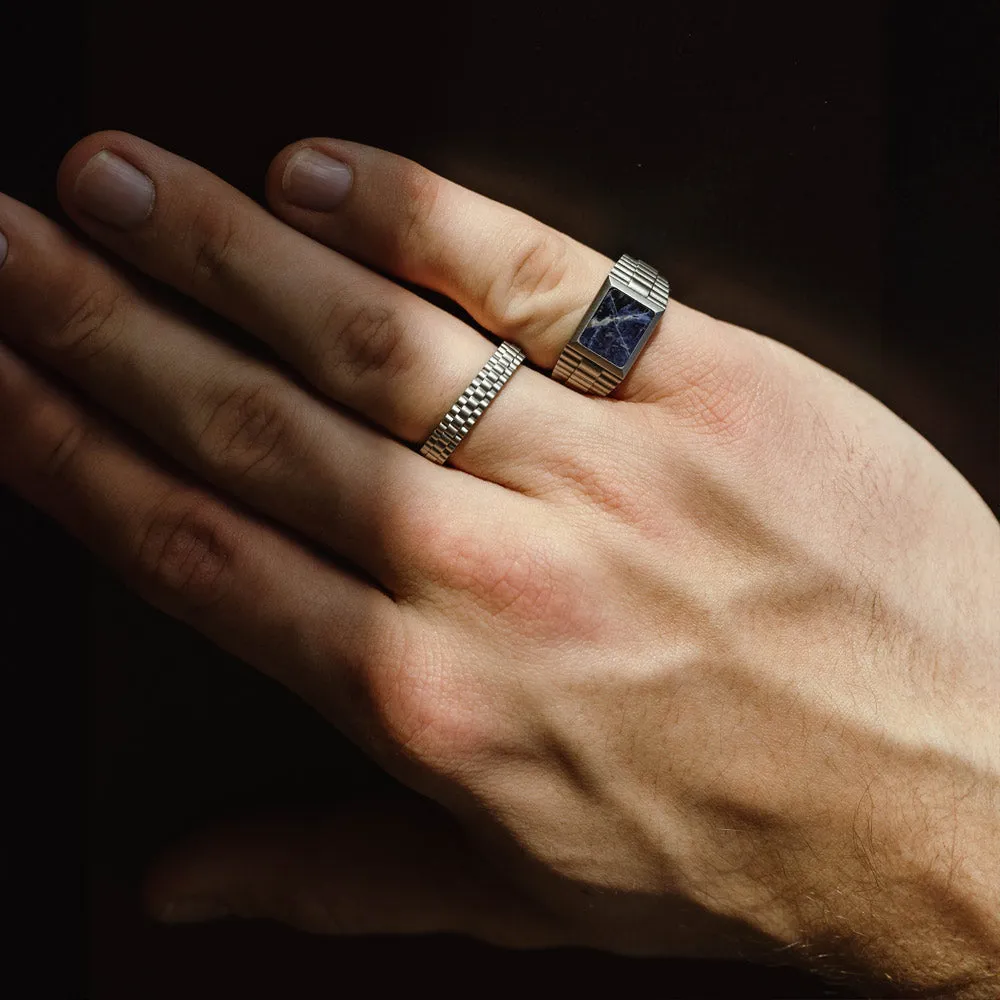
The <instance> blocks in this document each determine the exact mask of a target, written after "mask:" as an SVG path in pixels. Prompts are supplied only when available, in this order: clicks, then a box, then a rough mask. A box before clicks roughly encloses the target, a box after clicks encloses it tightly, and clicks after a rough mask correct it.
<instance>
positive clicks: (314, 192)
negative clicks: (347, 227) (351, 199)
mask: <svg viewBox="0 0 1000 1000" xmlns="http://www.w3.org/2000/svg"><path fill="white" fill-rule="evenodd" d="M353 181H354V175H353V174H352V173H351V168H350V167H349V166H348V165H347V164H346V163H341V162H340V160H335V159H334V158H333V157H332V156H325V155H324V154H323V153H317V152H316V150H315V149H300V150H299V151H298V152H297V153H296V154H295V155H294V156H293V157H292V158H291V159H290V160H289V161H288V165H287V166H286V167H285V174H284V176H283V177H282V178H281V188H282V190H283V191H284V192H285V197H286V198H287V199H288V200H289V201H290V202H291V203H292V204H293V205H298V206H299V208H309V209H312V211H314V212H329V211H330V209H333V208H336V207H337V206H338V205H339V204H340V203H341V202H342V201H343V200H344V199H345V198H346V197H347V192H348V191H350V190H351V184H352V183H353Z"/></svg>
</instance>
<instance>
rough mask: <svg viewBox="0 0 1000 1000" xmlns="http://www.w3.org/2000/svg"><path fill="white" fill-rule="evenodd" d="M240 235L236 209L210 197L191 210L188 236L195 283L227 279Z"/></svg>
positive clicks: (187, 242)
mask: <svg viewBox="0 0 1000 1000" xmlns="http://www.w3.org/2000/svg"><path fill="white" fill-rule="evenodd" d="M238 236H239V227H238V225H237V223H236V219H235V215H234V213H233V211H232V210H231V209H230V208H229V207H228V206H225V205H220V204H219V202H218V201H216V200H214V199H213V198H211V197H206V198H203V199H202V200H201V202H200V203H199V204H198V206H197V207H196V208H195V209H194V211H193V212H192V213H191V216H190V219H189V222H188V229H187V236H186V245H187V247H188V251H189V254H190V262H191V276H192V279H193V281H194V283H195V284H196V285H199V284H207V283H215V282H219V281H223V280H225V278H226V275H227V273H228V271H229V268H230V261H231V259H232V254H233V250H234V248H235V246H236V242H237V239H238Z"/></svg>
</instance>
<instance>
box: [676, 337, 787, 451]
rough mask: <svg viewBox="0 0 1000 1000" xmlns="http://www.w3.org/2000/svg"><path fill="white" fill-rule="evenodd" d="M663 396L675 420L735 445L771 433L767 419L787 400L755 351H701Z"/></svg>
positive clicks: (680, 367) (679, 368) (678, 371)
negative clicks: (757, 433) (761, 432)
mask: <svg viewBox="0 0 1000 1000" xmlns="http://www.w3.org/2000/svg"><path fill="white" fill-rule="evenodd" d="M669 381H670V385H669V387H668V388H667V390H666V392H665V393H664V396H663V397H662V398H664V399H665V400H666V402H667V405H668V406H669V408H670V412H671V418H672V419H673V420H675V421H676V422H677V423H678V424H679V425H682V426H685V427H687V428H688V429H690V430H692V431H694V432H695V433H697V434H704V435H707V436H709V437H711V438H713V439H718V440H721V441H726V442H730V443H736V442H738V441H741V440H743V439H745V438H747V437H748V436H751V435H753V434H754V433H756V432H757V431H758V430H761V431H768V432H769V431H770V430H771V429H772V427H771V425H770V422H769V421H766V420H764V419H763V417H764V415H765V414H766V413H767V412H768V411H769V410H775V411H777V410H780V408H781V407H780V403H781V400H782V399H783V397H782V395H781V393H780V391H779V387H778V384H777V382H776V381H775V379H774V378H772V377H771V371H770V368H769V366H768V364H767V359H766V358H764V357H762V356H760V353H759V352H758V351H756V350H751V351H748V352H744V351H739V352H737V351H734V352H732V353H730V354H728V355H723V354H722V353H720V352H716V351H714V350H706V351H704V352H697V353H695V354H693V355H692V356H690V357H689V358H688V359H687V363H686V364H681V365H678V366H676V367H675V368H674V370H673V372H672V374H671V376H670V379H669Z"/></svg>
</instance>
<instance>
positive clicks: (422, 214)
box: [396, 160, 444, 266]
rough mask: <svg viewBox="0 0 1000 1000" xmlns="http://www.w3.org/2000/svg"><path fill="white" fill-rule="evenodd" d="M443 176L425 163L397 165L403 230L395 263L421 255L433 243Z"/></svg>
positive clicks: (410, 162)
mask: <svg viewBox="0 0 1000 1000" xmlns="http://www.w3.org/2000/svg"><path fill="white" fill-rule="evenodd" d="M443 185H444V179H443V178H442V177H440V176H439V175H438V174H435V173H433V172H432V171H430V170H428V169H427V168H426V167H422V166H420V164H419V163H414V162H413V161H412V160H407V161H404V163H403V164H402V166H401V168H400V176H399V191H400V197H401V199H402V216H403V218H402V232H401V234H400V239H399V244H398V246H399V249H398V252H397V253H398V256H397V261H396V263H397V264H399V265H400V266H402V263H403V262H405V261H406V260H409V259H414V258H420V257H422V256H423V255H424V252H425V251H426V249H427V248H428V247H430V246H433V245H434V239H433V235H432V234H431V227H432V220H433V217H434V214H435V209H436V208H437V204H438V200H439V198H440V195H441V190H442V187H443Z"/></svg>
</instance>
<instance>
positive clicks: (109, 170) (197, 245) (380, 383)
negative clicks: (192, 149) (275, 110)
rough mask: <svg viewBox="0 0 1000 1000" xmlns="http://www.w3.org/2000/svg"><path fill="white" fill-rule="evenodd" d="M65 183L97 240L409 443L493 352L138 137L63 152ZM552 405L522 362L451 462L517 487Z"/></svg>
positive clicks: (533, 458) (74, 208)
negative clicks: (268, 347)
mask: <svg viewBox="0 0 1000 1000" xmlns="http://www.w3.org/2000/svg"><path fill="white" fill-rule="evenodd" d="M59 192H60V198H61V201H62V203H63V205H64V207H65V208H66V210H67V212H68V213H69V214H70V215H71V216H72V217H73V219H74V221H76V222H77V223H78V224H79V225H80V226H81V227H82V228H83V229H84V230H85V231H87V232H88V233H89V234H90V235H92V236H93V237H95V238H96V239H98V240H99V241H100V242H101V243H103V244H105V245H106V246H108V247H110V248H111V249H113V250H114V251H115V252H116V253H118V254H120V255H121V256H122V257H124V258H125V259H126V260H129V261H131V262H132V263H134V264H136V265H138V266H139V267H140V268H141V269H142V270H143V271H144V272H146V273H147V274H149V275H151V276H152V277H154V278H157V279H159V280H161V281H164V282H167V283H169V284H170V285H172V286H174V287H175V288H177V289H178V290H179V291H180V292H182V293H183V294H185V295H188V296H191V297H193V298H194V299H196V300H197V301H199V302H201V303H202V304H203V305H205V306H207V307H208V308H210V309H212V310H213V311H214V312H216V313H218V314H220V315H221V316H224V317H226V318H227V319H229V320H231V321H232V322H234V323H236V324H238V325H239V326H240V327H242V328H243V329H245V330H247V331H249V332H250V333H253V334H255V335H256V336H258V337H260V338H261V339H262V340H263V341H265V342H266V343H268V344H270V345H271V346H272V347H273V348H274V349H275V350H276V351H277V352H278V353H279V354H280V355H282V357H284V358H285V359H286V360H287V361H288V362H290V363H291V365H292V366H293V367H294V368H295V369H296V370H297V371H298V372H300V373H301V374H302V375H303V376H304V377H305V378H307V379H308V380H309V381H310V382H312V383H313V384H314V385H315V386H316V387H317V388H319V389H320V390H321V391H322V392H323V393H324V394H325V395H327V396H328V397H330V398H331V399H334V400H336V401H337V402H339V403H342V404H344V405H345V406H347V407H350V408H351V409H352V410H354V411H356V412H358V413H360V414H362V415H363V416H365V417H366V418H368V419H369V420H371V421H373V422H374V423H376V424H378V425H380V426H382V427H383V428H385V429H386V430H388V431H389V432H390V433H391V434H393V435H395V436H396V437H398V438H400V439H402V440H403V441H406V442H409V443H411V444H415V443H419V442H421V441H423V440H424V439H425V438H426V437H427V436H428V434H429V433H430V431H431V430H433V428H434V427H435V425H436V424H437V423H438V421H439V420H440V419H441V417H442V416H443V415H444V414H445V413H446V412H447V410H448V408H449V407H450V406H451V404H452V403H454V401H455V399H456V398H457V397H458V395H459V393H460V392H462V390H463V389H465V387H466V386H467V385H468V384H469V382H470V381H471V379H472V376H473V375H475V373H476V372H477V371H478V370H479V369H480V368H481V367H482V365H483V364H484V362H485V361H486V360H487V358H488V357H489V356H490V354H491V353H492V352H493V349H494V347H493V345H492V344H491V343H490V341H489V340H488V339H487V338H485V337H483V336H482V335H481V334H479V333H478V332H477V331H475V330H474V329H472V328H471V327H470V326H468V325H467V324H465V323H463V322H462V321H461V320H459V319H457V318H456V317H454V316H451V315H450V314H448V313H446V312H444V311H443V310H441V309H438V308H437V307H436V306H434V305H432V304H430V303H428V302H427V301H425V300H424V299H421V298H420V297H418V296H416V295H414V294H412V293H411V292H409V291H407V290H406V289H404V288H402V287H400V286H399V285H397V284H395V283H394V282H392V281H390V280H388V279H386V278H383V277H381V276H379V275H377V274H375V273H373V272H372V271H370V270H368V269H367V268H366V267H363V266H361V265H359V264H357V263H355V262H354V261H352V260H350V259H348V258H347V257H344V256H342V255H341V254H339V253H336V252H333V251H331V250H329V249H328V248H326V247H323V246H320V245H319V244H317V243H316V242H315V241H313V240H312V239H309V238H308V237H306V236H303V235H302V234H301V233H298V232H296V231H295V230H294V229H292V228H290V227H289V226H287V225H285V224H284V223H282V222H280V221H279V220H277V219H275V218H274V217H273V216H272V215H270V214H269V213H268V212H266V211H265V210H264V209H262V208H261V207H260V206H259V205H257V204H255V203H254V202H252V201H251V200H250V199H248V198H246V197H245V196H244V195H242V194H241V193H240V192H238V191H236V190H235V189H234V188H232V187H231V186H229V185H228V184H226V183H224V182H223V181H221V180H220V179H219V178H217V177H215V176H214V175H213V174H211V173H209V172H208V171H207V170H204V169H202V168H201V167H198V166H197V165H195V164H193V163H190V162H189V161H187V160H184V159H182V158H181V157H179V156H175V155H173V154H171V153H168V152H166V151H164V150H162V149H159V148H158V147H156V146H154V145H152V144H151V143H148V142H144V141H143V140H141V139H138V138H136V137H135V136H130V135H128V134H125V133H119V132H106V133H96V134H95V135H92V136H89V137H88V138H86V139H84V140H82V141H81V142H80V143H78V144H77V146H75V147H74V148H73V149H72V150H71V151H70V152H69V153H68V154H67V156H66V158H65V159H64V161H63V164H62V167H61V168H60V175H59ZM570 402H571V404H572V402H573V400H572V397H571V399H570ZM554 406H560V407H561V408H562V409H563V410H565V407H566V393H565V390H564V389H563V388H562V387H560V386H556V385H553V384H552V383H551V381H550V380H549V379H547V378H546V377H544V376H542V375H540V374H539V373H537V372H533V371H530V370H527V369H526V370H524V371H521V372H518V374H517V377H516V378H514V379H512V380H511V382H510V385H509V386H508V387H507V388H505V390H504V392H503V394H502V395H501V396H500V397H498V399H497V401H496V403H494V404H493V405H492V406H491V407H490V410H489V412H488V413H487V414H485V415H484V417H483V420H482V424H481V425H480V426H477V429H476V431H475V433H474V434H471V435H470V436H469V439H468V440H467V441H466V442H465V443H463V445H462V447H461V448H460V449H459V450H458V451H457V452H456V453H455V456H454V457H453V459H452V464H453V465H456V466H458V467H459V468H462V469H464V470H465V471H469V472H473V473H474V474H476V475H479V476H481V477H483V478H487V479H492V480H495V481H497V482H502V483H504V484H505V485H514V486H517V485H519V479H518V476H519V471H520V470H521V469H524V470H525V472H526V474H529V475H530V471H529V470H530V469H531V468H532V467H534V466H535V465H537V463H539V462H540V461H544V455H543V454H540V452H541V445H542V442H541V441H537V442H536V441H534V440H532V442H531V447H526V444H527V441H526V440H525V437H526V435H531V434H532V430H533V428H536V427H539V426H542V425H543V423H544V419H545V414H547V413H551V412H552V409H553V407H554ZM566 419H568V418H566Z"/></svg>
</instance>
